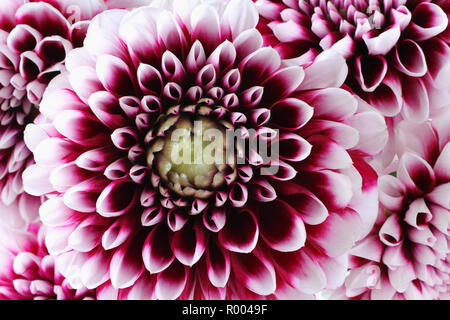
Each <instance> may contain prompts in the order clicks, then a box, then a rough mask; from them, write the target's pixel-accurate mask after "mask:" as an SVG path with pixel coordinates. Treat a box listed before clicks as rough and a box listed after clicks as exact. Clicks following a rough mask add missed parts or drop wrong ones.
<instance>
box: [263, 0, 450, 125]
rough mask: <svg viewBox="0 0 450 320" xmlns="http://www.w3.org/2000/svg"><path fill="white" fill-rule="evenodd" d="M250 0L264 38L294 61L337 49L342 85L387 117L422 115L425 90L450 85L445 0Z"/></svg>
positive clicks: (422, 118)
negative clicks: (343, 67)
mask: <svg viewBox="0 0 450 320" xmlns="http://www.w3.org/2000/svg"><path fill="white" fill-rule="evenodd" d="M255 2H256V6H257V7H258V10H259V13H260V14H261V16H262V17H263V18H262V19H261V22H260V24H259V30H261V32H262V33H263V34H264V40H265V43H266V44H268V45H272V46H273V47H274V48H276V49H277V50H278V52H280V54H281V56H282V57H283V58H286V59H292V63H294V64H300V65H305V64H306V65H307V64H308V63H310V61H311V58H312V57H314V56H316V55H317V52H320V51H322V50H326V49H329V48H333V49H334V50H337V51H339V52H340V53H341V54H342V55H343V56H344V57H345V58H346V59H347V63H348V65H349V67H350V72H349V76H348V78H347V81H346V83H347V84H348V85H349V86H350V87H351V88H352V89H353V90H354V91H355V92H356V93H357V94H358V95H360V96H361V97H362V98H364V99H365V100H366V101H368V102H369V103H370V104H371V105H373V106H375V107H376V108H378V110H379V111H380V112H381V113H382V114H383V115H385V116H387V117H392V116H395V115H398V114H400V113H401V115H402V117H403V118H405V119H408V120H412V121H415V122H421V121H425V120H426V119H427V118H428V116H429V105H430V101H429V100H430V98H429V95H430V94H431V95H433V98H434V99H438V98H437V97H435V96H434V94H433V92H434V91H435V90H442V89H444V88H447V90H448V88H449V86H450V79H449V74H450V72H449V70H450V59H449V56H450V48H449V46H448V44H449V40H450V38H449V27H448V16H449V14H450V9H449V5H448V3H447V1H440V0H437V1H416V0H400V1H392V0H389V1H377V0H373V1H372V0H371V1H341V0H336V1H318V0H317V1H316V0H311V1H295V0H292V1H290V0H285V1H271V0H257V1H255ZM434 99H433V100H434ZM431 103H432V104H435V103H436V102H435V101H431Z"/></svg>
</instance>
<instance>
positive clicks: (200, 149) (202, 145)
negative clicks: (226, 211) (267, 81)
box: [147, 113, 236, 198]
mask: <svg viewBox="0 0 450 320" xmlns="http://www.w3.org/2000/svg"><path fill="white" fill-rule="evenodd" d="M152 133H153V135H155V134H156V137H154V138H153V139H152V141H151V143H150V147H149V149H148V152H147V164H148V165H149V166H150V167H152V168H153V170H154V172H155V173H157V174H158V176H159V177H160V178H161V180H162V182H163V183H164V185H165V186H166V187H168V188H169V189H171V190H173V191H175V192H176V193H178V194H179V195H182V196H196V197H200V198H205V197H207V196H209V192H207V191H212V190H217V189H219V188H220V187H221V186H222V185H224V184H225V182H226V180H227V179H228V180H230V179H231V180H234V178H235V175H236V173H235V171H236V170H235V159H234V157H235V155H234V150H227V137H226V127H225V126H224V125H223V124H222V123H220V122H217V121H215V120H213V119H210V118H208V117H206V116H203V115H199V114H197V113H191V114H188V113H177V114H168V115H164V116H162V117H161V118H160V119H159V121H158V126H157V127H156V131H153V132H152ZM227 152H228V153H227ZM199 191H200V192H199Z"/></svg>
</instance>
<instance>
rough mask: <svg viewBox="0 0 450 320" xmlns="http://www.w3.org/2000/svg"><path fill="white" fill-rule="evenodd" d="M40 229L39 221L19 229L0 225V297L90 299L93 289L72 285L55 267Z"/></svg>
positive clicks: (93, 294)
mask: <svg viewBox="0 0 450 320" xmlns="http://www.w3.org/2000/svg"><path fill="white" fill-rule="evenodd" d="M2 209H4V208H2ZM27 209H28V210H31V211H33V210H37V207H34V208H33V207H28V208H27ZM9 210H15V209H14V208H9ZM29 214H30V215H32V213H29ZM36 214H37V213H36ZM10 215H18V213H17V212H11V213H10ZM44 232H45V227H43V226H42V224H40V223H31V224H27V225H26V227H25V228H23V229H15V228H11V227H10V226H5V225H1V226H0V266H1V268H0V300H55V299H57V300H80V299H93V298H94V297H95V292H93V291H91V290H88V289H86V288H82V287H77V288H76V289H75V288H74V287H73V286H72V285H71V284H69V281H68V280H67V279H65V278H64V277H63V276H62V275H61V273H60V272H58V270H57V269H56V268H55V259H54V257H53V256H50V255H49V254H48V251H47V249H46V247H45V244H44V235H43V234H44Z"/></svg>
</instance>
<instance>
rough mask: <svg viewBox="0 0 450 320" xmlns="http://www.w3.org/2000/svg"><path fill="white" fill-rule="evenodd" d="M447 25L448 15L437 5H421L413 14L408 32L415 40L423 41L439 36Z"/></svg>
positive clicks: (426, 3)
mask: <svg viewBox="0 0 450 320" xmlns="http://www.w3.org/2000/svg"><path fill="white" fill-rule="evenodd" d="M447 25H448V19H447V15H446V14H445V12H444V11H443V10H442V8H440V7H439V6H438V5H437V4H434V3H428V2H425V3H419V4H418V5H417V6H416V7H415V8H414V11H413V12H412V19H411V23H410V24H409V26H408V29H407V32H408V35H409V36H410V37H412V38H413V39H415V40H418V41H423V40H427V39H430V38H432V37H434V36H436V35H438V34H439V33H441V32H442V31H444V30H445V29H446V28H447Z"/></svg>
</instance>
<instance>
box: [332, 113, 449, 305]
mask: <svg viewBox="0 0 450 320" xmlns="http://www.w3.org/2000/svg"><path fill="white" fill-rule="evenodd" d="M449 120H450V110H449V109H447V110H445V111H443V112H441V113H440V114H439V115H438V117H436V119H435V120H433V121H429V122H426V123H423V124H415V123H411V122H408V121H403V122H401V123H400V124H399V125H398V127H397V130H396V137H398V139H399V140H401V142H402V143H399V144H398V146H399V148H401V150H399V153H400V154H402V156H401V158H400V161H399V163H398V169H397V171H396V173H395V174H391V175H385V176H382V177H380V179H379V190H380V203H381V206H380V215H379V218H378V221H377V224H376V227H375V228H374V229H373V231H372V232H371V234H370V235H369V236H368V237H367V238H365V239H364V240H362V241H361V242H360V243H358V244H357V245H356V246H355V248H354V249H353V250H352V255H353V258H352V263H351V271H350V274H349V275H348V277H347V279H346V281H345V286H344V287H343V288H341V289H340V290H338V291H337V292H335V293H334V294H333V295H332V297H340V298H343V297H344V298H345V297H350V298H358V299H389V300H390V299H443V300H448V299H449V286H450V276H449V271H450V264H449V252H450V251H449V247H448V243H449V234H448V230H449V223H450V210H449V209H450V176H449V173H450V168H449V163H450V161H449V157H450V130H449V128H448V125H447V124H448V123H449ZM417 132H420V133H421V134H420V136H417V135H416V133H417Z"/></svg>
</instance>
